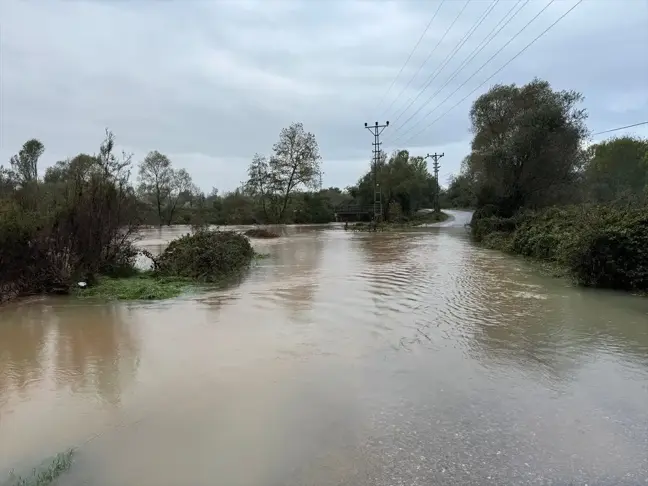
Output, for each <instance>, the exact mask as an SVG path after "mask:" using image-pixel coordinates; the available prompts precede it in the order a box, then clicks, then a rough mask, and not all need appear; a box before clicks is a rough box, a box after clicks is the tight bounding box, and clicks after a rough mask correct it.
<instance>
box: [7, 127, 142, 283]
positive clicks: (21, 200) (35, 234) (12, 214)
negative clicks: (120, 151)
mask: <svg viewBox="0 0 648 486" xmlns="http://www.w3.org/2000/svg"><path fill="white" fill-rule="evenodd" d="M26 145H27V144H26ZM113 148H114V137H113V135H112V133H110V132H106V138H105V140H104V142H103V143H102V144H101V146H100V148H99V152H98V154H97V155H94V156H87V155H83V156H78V157H75V158H74V159H72V160H70V161H67V162H62V163H60V164H58V165H57V167H56V168H57V170H58V174H59V176H61V177H58V178H52V180H53V181H51V182H41V181H38V180H32V181H30V182H29V184H21V185H18V186H15V187H14V188H13V190H12V191H11V192H9V193H7V194H5V196H4V197H3V199H2V200H1V201H0V286H2V287H3V288H10V289H11V292H12V293H17V294H20V293H33V292H65V291H67V289H68V288H69V286H70V285H71V283H72V282H75V281H77V279H84V280H87V279H91V278H92V276H93V275H95V274H96V273H99V272H101V271H102V270H106V269H110V268H112V269H116V268H117V267H123V265H127V264H128V262H129V259H132V255H130V254H129V247H128V241H129V238H130V236H131V233H132V231H133V228H134V225H135V224H136V219H137V216H136V214H135V211H134V207H135V205H134V200H135V198H134V193H133V191H132V188H131V187H130V185H129V184H128V179H129V175H130V166H131V161H130V157H129V156H127V155H123V156H122V157H117V156H115V155H114V153H113ZM40 153H42V152H40ZM25 160H27V159H26V158H25ZM30 171H32V173H37V169H34V168H33V167H32V168H30ZM61 174H65V177H64V178H62V177H63V176H62V175H61ZM129 255H130V256H129Z"/></svg>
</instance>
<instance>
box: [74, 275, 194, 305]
mask: <svg viewBox="0 0 648 486" xmlns="http://www.w3.org/2000/svg"><path fill="white" fill-rule="evenodd" d="M194 286H195V283H193V282H190V281H188V280H186V279H177V278H161V277H156V276H154V275H153V274H151V273H149V272H144V273H141V274H139V275H137V276H134V277H127V278H110V277H99V279H98V280H97V282H96V283H95V284H94V285H92V286H90V287H87V288H85V289H82V288H75V289H74V292H73V294H74V295H76V296H77V297H81V298H89V297H92V298H99V299H105V300H163V299H171V298H173V297H178V296H179V295H181V294H183V293H185V292H187V291H189V290H190V289H191V288H192V287H194Z"/></svg>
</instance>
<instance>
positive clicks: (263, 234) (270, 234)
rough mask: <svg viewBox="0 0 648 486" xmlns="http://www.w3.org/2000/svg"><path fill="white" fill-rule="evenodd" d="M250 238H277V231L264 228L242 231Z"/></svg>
mask: <svg viewBox="0 0 648 486" xmlns="http://www.w3.org/2000/svg"><path fill="white" fill-rule="evenodd" d="M243 234H244V235H245V236H248V237H250V238H279V236H280V235H279V233H275V232H274V231H270V230H268V229H265V228H252V229H249V230H247V231H246V232H245V233H243Z"/></svg>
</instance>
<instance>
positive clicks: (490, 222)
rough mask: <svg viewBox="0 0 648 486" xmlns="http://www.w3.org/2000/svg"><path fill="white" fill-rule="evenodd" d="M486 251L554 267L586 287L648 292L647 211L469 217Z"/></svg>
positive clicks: (594, 209) (580, 209) (585, 209)
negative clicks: (502, 252) (471, 218)
mask: <svg viewBox="0 0 648 486" xmlns="http://www.w3.org/2000/svg"><path fill="white" fill-rule="evenodd" d="M472 233H473V236H474V238H475V239H476V240H477V241H480V242H482V243H483V244H484V245H485V246H487V247H490V248H497V249H500V250H504V251H509V252H512V253H517V254H520V255H524V256H528V257H532V258H536V259H538V260H542V261H544V262H549V263H552V264H556V265H558V266H560V267H562V268H564V269H566V271H567V272H568V273H569V274H570V275H571V276H572V277H573V278H574V280H575V281H576V282H578V283H579V284H581V285H585V286H592V287H604V288H615V289H625V290H648V208H646V207H645V206H644V207H635V208H628V207H621V206H607V205H606V206H596V205H580V206H566V207H561V208H549V209H546V210H543V211H538V212H531V211H528V212H523V213H519V214H517V215H516V216H515V217H513V218H498V217H497V216H490V217H482V218H477V219H476V220H475V218H473V222H472Z"/></svg>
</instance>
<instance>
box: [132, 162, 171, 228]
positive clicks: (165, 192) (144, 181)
mask: <svg viewBox="0 0 648 486" xmlns="http://www.w3.org/2000/svg"><path fill="white" fill-rule="evenodd" d="M172 179H173V168H172V167H171V161H170V160H169V158H168V157H167V156H166V155H164V154H161V153H160V152H158V151H157V150H154V151H152V152H149V153H148V154H147V156H146V157H145V158H144V160H143V161H142V162H141V163H140V166H139V183H140V184H139V190H140V192H141V193H142V194H143V195H144V194H147V195H150V196H151V197H152V199H153V202H154V204H155V207H156V209H157V214H158V221H159V223H160V225H162V222H163V221H164V208H165V205H166V201H167V198H168V197H169V194H170V192H171V181H172Z"/></svg>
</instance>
